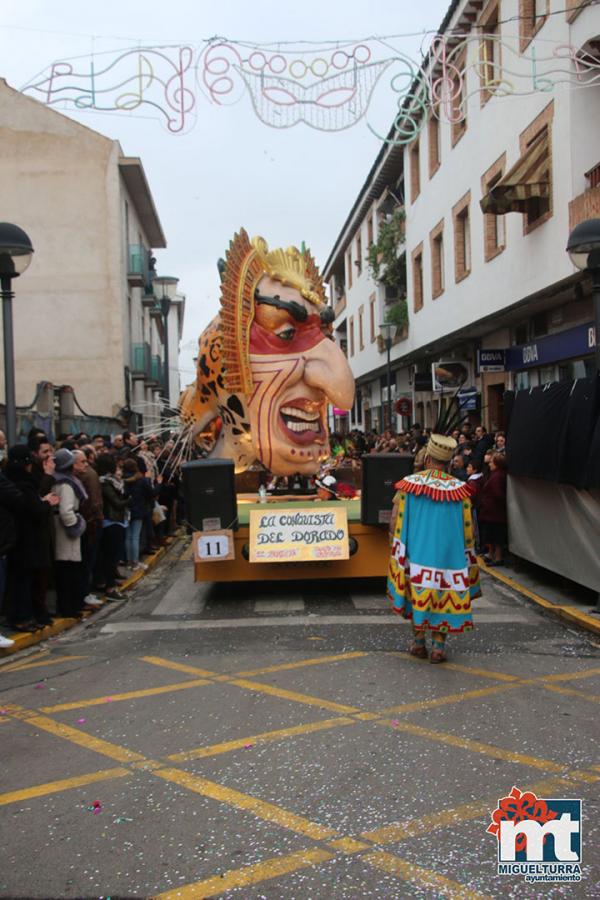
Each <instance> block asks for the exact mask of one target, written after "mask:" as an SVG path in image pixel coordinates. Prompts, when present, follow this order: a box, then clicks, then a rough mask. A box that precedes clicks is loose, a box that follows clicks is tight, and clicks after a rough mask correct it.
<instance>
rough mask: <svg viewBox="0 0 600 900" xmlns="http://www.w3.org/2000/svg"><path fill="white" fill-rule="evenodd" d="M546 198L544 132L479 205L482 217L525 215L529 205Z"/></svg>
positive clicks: (547, 150) (547, 159)
mask: <svg viewBox="0 0 600 900" xmlns="http://www.w3.org/2000/svg"><path fill="white" fill-rule="evenodd" d="M549 196H550V141H549V139H548V129H547V128H544V130H543V131H542V132H541V133H540V134H539V135H538V136H537V137H536V138H535V140H533V141H532V142H531V144H530V145H529V146H528V147H527V149H526V150H525V152H524V153H523V155H522V156H521V157H520V159H519V160H518V161H517V162H516V163H515V164H514V166H513V167H512V168H511V169H509V171H508V172H507V173H506V175H504V176H503V177H502V178H501V179H500V181H499V182H498V183H497V184H496V185H494V187H493V188H492V189H491V191H488V193H487V194H486V195H485V197H482V198H481V200H480V201H479V205H480V206H481V209H482V210H483V212H484V213H492V214H493V215H496V216H502V215H504V213H509V212H518V213H527V212H529V205H530V201H531V200H534V199H540V198H544V197H549Z"/></svg>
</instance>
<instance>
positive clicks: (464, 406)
mask: <svg viewBox="0 0 600 900" xmlns="http://www.w3.org/2000/svg"><path fill="white" fill-rule="evenodd" d="M477 397H478V394H477V388H474V387H468V388H461V389H460V391H459V392H458V407H459V409H461V410H462V411H463V412H472V411H473V410H475V409H477Z"/></svg>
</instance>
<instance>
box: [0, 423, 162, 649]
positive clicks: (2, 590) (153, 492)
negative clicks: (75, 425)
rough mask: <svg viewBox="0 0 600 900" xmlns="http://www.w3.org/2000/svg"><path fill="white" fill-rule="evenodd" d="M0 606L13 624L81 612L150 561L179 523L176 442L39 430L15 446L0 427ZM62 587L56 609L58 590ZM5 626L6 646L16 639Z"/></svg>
mask: <svg viewBox="0 0 600 900" xmlns="http://www.w3.org/2000/svg"><path fill="white" fill-rule="evenodd" d="M0 437H1V438H2V439H1V440H0V611H1V612H2V615H3V616H4V617H5V619H6V622H7V624H8V626H9V627H10V628H11V629H12V630H13V631H18V632H31V631H33V630H37V629H40V628H44V627H45V626H47V625H50V624H52V622H53V616H55V615H56V616H64V617H75V618H81V617H82V616H83V615H84V614H85V613H86V611H90V610H94V609H97V608H98V607H100V606H102V604H103V602H104V601H117V600H122V599H124V595H123V594H122V593H121V591H120V590H119V585H120V584H122V583H123V582H124V581H125V580H126V579H127V578H129V577H130V576H131V574H132V573H133V572H135V571H137V570H143V569H146V568H147V566H146V565H145V564H144V562H142V557H143V556H144V555H147V554H152V553H154V552H156V550H158V548H159V547H160V546H161V545H163V544H164V543H166V540H167V537H168V536H169V535H170V534H172V532H173V531H174V529H175V527H176V522H177V508H178V498H179V477H178V474H177V472H176V471H175V470H174V468H173V465H172V463H171V459H172V456H173V447H174V444H173V441H172V440H170V439H167V440H160V439H159V438H157V437H155V438H151V439H150V438H149V439H148V440H145V439H141V438H138V437H137V436H136V435H135V434H134V433H133V432H130V431H125V432H123V433H122V434H117V435H115V436H113V437H112V438H109V437H107V436H105V435H100V434H96V435H93V436H90V435H88V434H84V433H80V434H76V435H71V434H63V435H60V436H59V438H58V439H57V441H56V445H53V444H52V443H50V440H49V438H48V437H47V435H46V434H45V432H44V431H42V430H41V429H32V431H30V433H29V435H28V437H27V443H26V444H18V445H15V446H14V447H10V448H8V449H7V448H6V440H5V439H4V435H2V434H1V433H0ZM51 588H54V591H55V594H56V610H55V611H54V610H53V611H52V612H51V611H50V610H49V606H48V595H49V591H50V589H51ZM11 643H12V641H11V639H10V638H7V637H6V636H3V635H0V647H7V646H10V644H11Z"/></svg>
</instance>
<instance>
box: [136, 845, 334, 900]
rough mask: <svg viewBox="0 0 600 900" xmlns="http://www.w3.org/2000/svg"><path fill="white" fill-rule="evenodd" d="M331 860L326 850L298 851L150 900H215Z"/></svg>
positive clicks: (225, 873) (186, 886)
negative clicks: (210, 898) (241, 888)
mask: <svg viewBox="0 0 600 900" xmlns="http://www.w3.org/2000/svg"><path fill="white" fill-rule="evenodd" d="M333 858H334V854H333V853H328V852H327V851H326V850H318V849H314V850H299V851H297V852H296V853H290V854H288V855H287V856H275V857H272V858H271V859H265V860H264V861H263V862H260V863H255V864H254V865H251V866H244V867H243V868H241V869H231V870H230V871H229V872H223V874H222V875H215V876H214V877H213V878H207V879H206V880H205V881H196V882H195V883H194V884H186V885H185V886H183V887H177V888H173V890H170V891H165V893H164V894H158V895H156V896H155V897H154V898H153V900H201V898H203V897H215V896H217V894H222V893H224V892H225V891H229V890H233V889H234V888H239V887H249V886H250V885H252V884H260V882H262V881H268V880H269V879H270V878H278V877H279V876H280V875H289V874H291V873H292V872H297V871H298V870H299V869H306V868H308V867H309V866H315V865H317V864H318V863H323V862H327V861H328V860H330V859H333Z"/></svg>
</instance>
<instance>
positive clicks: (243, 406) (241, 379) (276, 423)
mask: <svg viewBox="0 0 600 900" xmlns="http://www.w3.org/2000/svg"><path fill="white" fill-rule="evenodd" d="M219 271H220V273H221V309H220V312H219V314H218V315H217V316H216V318H215V319H214V320H213V321H212V322H211V323H210V324H209V325H208V327H207V328H206V329H205V331H204V332H203V333H202V334H201V336H200V338H199V341H198V357H197V367H196V378H195V380H194V382H193V383H192V384H191V385H189V387H188V388H187V389H186V390H185V391H184V392H183V394H182V396H181V400H180V416H181V420H182V425H183V431H184V433H185V434H186V436H187V441H188V443H189V445H190V446H191V447H192V449H193V451H194V453H193V455H194V454H195V455H197V456H201V457H202V458H199V459H196V460H194V461H191V462H188V463H186V464H185V465H184V466H183V467H182V470H183V477H184V485H185V495H186V505H187V516H188V520H189V522H190V523H191V526H192V528H193V538H194V560H195V577H196V580H197V581H249V580H270V579H284V580H285V579H298V578H354V577H366V576H375V575H385V573H386V570H387V562H388V534H387V523H388V521H389V512H390V510H391V506H392V496H393V483H394V482H395V481H396V480H397V479H398V478H399V477H401V476H402V475H403V474H408V472H409V471H412V459H410V460H408V461H407V460H406V459H400V458H398V457H396V459H395V460H394V461H393V463H394V472H393V476H391V475H390V470H389V466H386V465H385V463H386V461H385V460H383V459H380V460H378V467H377V468H378V471H379V474H380V477H379V479H375V480H376V481H378V482H380V483H379V484H378V485H377V486H374V487H372V489H371V499H372V502H371V503H370V504H367V502H366V500H367V497H366V493H367V491H366V490H365V488H366V485H365V484H364V478H363V482H362V483H361V482H359V486H358V489H357V490H354V489H352V488H350V489H346V490H344V489H343V488H342V487H340V485H339V483H338V482H337V480H336V479H335V478H333V477H332V475H331V474H328V472H327V468H326V467H327V463H328V461H329V460H330V456H331V452H330V447H329V431H328V407H329V405H332V406H334V407H337V408H340V409H345V410H348V409H350V408H351V407H352V405H353V403H354V378H353V375H352V372H351V370H350V367H349V365H348V361H347V359H346V357H345V355H344V353H343V352H342V350H341V348H340V347H339V346H338V345H337V344H336V343H335V342H334V340H333V319H334V313H333V309H332V308H331V306H329V305H328V304H327V301H326V297H325V289H324V285H323V281H322V278H321V276H320V274H319V270H318V268H317V266H316V264H315V261H314V259H313V257H312V255H311V253H310V252H309V250H308V249H307V248H305V247H304V245H303V246H302V249H300V250H299V249H297V248H296V247H287V248H286V249H282V248H277V249H273V250H271V249H269V247H268V245H267V242H266V241H265V240H264V238H262V237H255V238H252V239H250V238H249V237H248V235H247V233H246V232H245V231H244V230H243V229H241V230H240V231H239V233H237V234H236V235H235V236H234V238H233V240H232V241H231V243H230V245H229V249H228V251H227V254H226V258H225V260H220V262H219ZM407 462H409V463H410V465H409V466H408V468H407ZM371 468H372V467H371ZM363 471H364V470H363ZM386 477H387V483H386V484H382V483H381V482H382V479H383V481H384V482H385V481H386ZM381 487H383V492H382V491H381V489H380V488H381ZM378 498H379V506H380V507H382V508H380V509H375V507H376V506H377V504H378ZM381 498H382V499H381Z"/></svg>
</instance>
